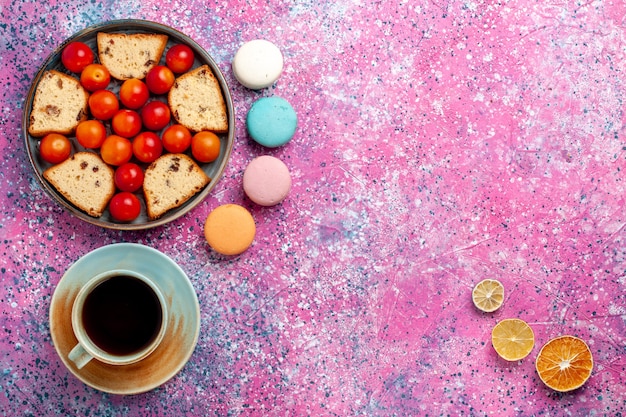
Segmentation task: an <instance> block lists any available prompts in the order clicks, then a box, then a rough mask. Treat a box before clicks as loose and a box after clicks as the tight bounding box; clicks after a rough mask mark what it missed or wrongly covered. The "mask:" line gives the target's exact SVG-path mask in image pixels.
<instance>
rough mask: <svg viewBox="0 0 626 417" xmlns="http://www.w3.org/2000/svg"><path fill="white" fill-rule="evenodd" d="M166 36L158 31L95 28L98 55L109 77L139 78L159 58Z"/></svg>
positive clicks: (143, 76) (165, 43) (157, 61)
mask: <svg viewBox="0 0 626 417" xmlns="http://www.w3.org/2000/svg"><path fill="white" fill-rule="evenodd" d="M167 39H168V38H167V35H163V34H158V33H104V32H99V33H98V35H97V43H98V57H99V58H100V63H101V64H102V65H104V66H105V67H106V68H107V69H108V70H109V73H110V74H111V76H112V77H113V78H117V79H118V80H127V79H129V78H139V79H142V78H145V76H146V74H147V73H148V71H150V70H151V69H152V67H154V66H155V65H157V64H158V63H159V61H160V60H161V56H162V55H163V51H164V50H165V46H166V45H167Z"/></svg>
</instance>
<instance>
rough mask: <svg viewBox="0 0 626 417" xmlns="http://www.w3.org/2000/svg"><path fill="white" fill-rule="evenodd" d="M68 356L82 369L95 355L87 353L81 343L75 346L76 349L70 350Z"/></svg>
mask: <svg viewBox="0 0 626 417" xmlns="http://www.w3.org/2000/svg"><path fill="white" fill-rule="evenodd" d="M67 357H68V358H69V359H70V360H71V361H72V362H74V364H75V365H76V367H77V368H78V369H82V367H83V366H85V365H87V363H89V361H90V360H92V359H93V356H91V355H90V354H89V353H87V351H86V350H85V348H83V347H82V346H81V344H80V343H79V344H77V345H76V346H74V349H72V350H71V351H70V353H69V355H67Z"/></svg>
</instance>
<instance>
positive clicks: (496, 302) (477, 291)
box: [472, 279, 504, 313]
mask: <svg viewBox="0 0 626 417" xmlns="http://www.w3.org/2000/svg"><path fill="white" fill-rule="evenodd" d="M472 301H473V302H474V305H475V306H476V308H477V309H479V310H481V311H484V312H486V313H491V312H492V311H496V310H497V309H498V308H500V306H501V305H502V303H503V302H504V286H503V285H502V283H501V282H500V281H498V280H496V279H484V280H482V281H480V282H479V283H478V284H476V286H475V287H474V289H473V290H472Z"/></svg>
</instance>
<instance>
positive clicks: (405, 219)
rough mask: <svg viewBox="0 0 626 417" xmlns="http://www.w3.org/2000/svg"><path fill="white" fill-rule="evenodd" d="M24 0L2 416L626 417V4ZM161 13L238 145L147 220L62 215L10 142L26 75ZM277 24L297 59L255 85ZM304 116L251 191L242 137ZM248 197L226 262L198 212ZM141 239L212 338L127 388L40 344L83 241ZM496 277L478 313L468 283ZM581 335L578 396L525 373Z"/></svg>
mask: <svg viewBox="0 0 626 417" xmlns="http://www.w3.org/2000/svg"><path fill="white" fill-rule="evenodd" d="M163 7H164V6H162V2H160V1H158V2H157V1H138V0H136V1H135V0H131V1H128V2H124V3H123V4H122V5H118V4H116V5H114V4H113V3H112V2H86V1H78V2H73V3H72V5H71V6H68V5H67V4H66V3H62V2H47V3H46V2H39V3H32V2H19V1H18V2H15V3H13V2H8V1H4V2H3V3H2V6H1V9H2V13H1V15H2V17H1V18H0V27H1V28H2V31H1V32H0V50H1V53H2V54H1V56H0V80H1V81H2V84H3V88H4V90H3V91H4V92H3V98H2V119H1V122H0V154H1V156H2V158H0V168H1V169H0V184H1V188H2V194H1V196H0V198H1V207H2V208H1V212H0V219H1V220H0V224H1V226H0V245H1V246H0V252H1V253H2V257H1V258H0V279H1V281H2V284H1V286H0V300H1V301H2V313H1V315H0V326H1V329H0V332H1V333H2V334H3V335H4V337H3V338H2V339H1V340H0V358H1V359H0V360H1V363H0V365H1V370H2V374H1V375H0V391H1V392H0V406H1V407H0V409H2V410H5V411H3V412H4V413H6V414H7V415H24V416H29V415H37V416H43V415H87V413H89V415H92V416H105V415H125V416H147V415H190V416H191V415H193V416H196V415H220V416H223V415H228V416H239V415H242V416H248V415H250V416H257V415H280V416H304V415H311V416H353V415H376V416H378V415H384V416H387V415H396V416H404V415H412V416H419V415H429V416H435V415H437V416H438V415H453V416H456V415H465V416H483V415H502V416H509V415H519V416H531V415H536V416H539V415H542V416H555V415H572V416H589V415H607V416H616V415H624V414H626V388H625V387H626V357H625V354H626V278H625V277H626V272H625V271H626V267H625V265H626V264H625V261H626V231H625V228H624V226H625V225H626V215H625V213H624V195H625V188H626V182H625V181H624V180H623V176H624V172H623V170H624V168H625V166H626V153H625V152H624V149H626V147H625V145H626V144H625V141H624V126H625V125H624V122H625V120H626V118H625V116H624V109H623V100H624V93H623V91H624V81H623V78H624V70H625V69H626V68H625V66H626V56H625V50H624V37H625V31H624V25H625V23H626V6H625V5H624V4H623V2H620V1H589V2H582V1H575V2H543V1H534V0H511V1H507V2H495V1H471V0H470V1H460V0H458V1H457V0H451V1H447V2H433V1H413V2H410V1H399V0H394V1H391V2H383V3H380V2H370V1H364V2H352V1H348V0H339V1H337V2H322V3H316V2H305V3H302V2H299V3H293V4H292V3H287V2H274V3H271V2H261V1H255V0H252V1H247V2H243V1H238V2H216V3H212V2H209V3H206V2H200V1H191V2H185V3H182V2H181V3H180V4H179V3H176V2H174V3H172V9H171V10H170V9H166V8H163ZM117 18H141V19H149V20H155V21H158V22H161V23H164V24H168V25H170V26H173V27H175V28H177V29H179V30H181V31H183V32H184V33H185V34H187V35H189V36H191V37H192V38H193V39H195V40H196V41H197V42H198V43H200V44H201V45H202V46H203V47H204V48H205V49H206V50H207V51H208V52H209V53H210V54H212V56H213V57H214V58H215V59H216V61H217V62H218V64H219V66H220V68H221V69H222V71H223V72H224V75H225V76H226V78H227V80H228V81H229V82H230V85H231V89H232V95H233V100H234V103H235V107H236V112H237V113H236V123H237V132H238V133H237V141H236V144H235V147H234V149H233V154H232V159H231V163H230V165H229V166H228V168H227V171H226V173H225V176H224V177H223V178H222V180H221V181H220V182H219V184H218V185H217V187H216V189H215V192H214V193H213V194H212V195H210V196H209V197H208V198H207V199H206V200H205V201H204V202H203V203H202V204H200V205H199V206H198V207H196V208H195V209H194V210H193V211H192V212H190V213H189V214H188V215H187V216H185V217H184V218H181V219H178V220H177V221H175V222H173V223H171V224H169V225H167V226H163V227H160V228H157V229H152V230H148V231H145V232H131V233H128V232H116V231H110V230H102V229H99V228H96V227H94V226H90V225H88V224H85V223H84V222H82V221H79V220H77V219H74V218H72V217H71V216H70V215H69V214H68V213H66V212H65V211H63V210H62V209H61V208H60V207H59V206H57V205H56V204H55V203H54V202H53V201H52V200H51V199H50V198H48V196H47V195H46V194H45V193H44V192H43V191H42V190H41V189H40V187H39V186H38V185H37V183H36V181H35V179H34V176H33V173H32V170H31V168H30V166H29V163H28V158H27V156H26V153H25V150H24V145H23V138H22V136H21V133H20V119H21V116H22V111H21V108H22V103H23V100H24V98H25V96H26V94H27V92H28V88H29V85H30V81H31V80H32V78H33V76H34V74H35V73H36V71H37V68H38V65H40V64H41V63H42V62H43V61H44V60H45V59H46V57H47V56H48V54H49V53H50V52H52V51H53V50H54V48H56V47H57V45H58V44H59V43H60V42H61V41H62V40H63V39H65V38H66V37H68V36H70V35H71V34H73V33H74V32H76V31H78V30H80V29H83V28H84V27H85V26H88V25H91V24H93V23H96V22H100V21H105V20H111V19H117ZM255 38H266V39H268V40H270V41H272V42H273V43H275V44H276V45H278V46H279V47H280V48H281V51H282V52H283V55H284V57H285V68H284V71H283V74H282V76H281V78H280V79H279V80H278V82H277V83H276V84H275V86H274V87H272V88H269V89H266V90H262V91H258V92H254V91H250V90H247V89H245V88H244V87H242V86H240V85H239V84H238V83H237V82H236V80H235V79H234V77H233V75H232V72H231V68H230V61H231V59H232V57H233V55H234V53H235V52H236V51H237V49H238V48H239V46H240V45H242V44H243V43H244V42H245V41H248V40H251V39H255ZM274 94H276V95H279V96H281V97H283V98H285V99H287V100H289V101H290V103H291V104H292V105H293V107H294V108H295V110H296V112H297V113H298V121H299V127H298V131H297V133H296V136H295V137H294V138H293V140H292V141H291V142H290V143H289V144H288V145H287V146H285V147H282V148H278V149H274V150H272V151H271V154H272V155H274V156H277V157H279V158H280V159H281V160H283V161H284V162H285V163H286V164H287V165H288V166H289V168H290V170H291V174H292V179H293V186H292V189H291V192H290V195H289V198H288V199H287V200H285V201H284V202H283V203H282V204H280V205H278V206H275V207H271V208H263V207H259V206H255V205H253V204H252V203H250V202H249V201H248V200H246V199H245V197H244V194H243V190H242V186H241V179H242V173H243V170H244V169H245V166H246V163H247V161H249V160H251V159H252V158H254V157H256V156H258V155H261V154H264V153H266V150H265V149H262V148H261V147H259V146H258V145H255V144H254V143H253V142H252V141H251V140H250V139H249V138H248V137H247V136H246V133H245V124H244V120H245V114H246V112H247V109H248V108H249V106H250V105H251V104H252V103H253V102H254V101H255V100H256V99H258V98H259V97H261V96H271V95H274ZM226 203H237V204H243V205H246V206H247V207H248V208H249V209H250V210H251V212H252V214H253V215H254V217H255V220H256V221H257V236H256V239H255V242H254V244H253V246H252V247H251V248H250V249H249V250H248V251H247V252H245V253H244V254H243V255H241V256H239V257H237V258H228V259H226V258H222V257H219V256H217V255H216V254H215V253H213V252H211V250H210V249H209V248H208V246H207V245H206V243H205V241H204V237H203V234H202V225H203V223H204V219H205V218H206V216H207V214H208V213H209V212H210V211H211V210H212V209H213V208H215V207H216V206H218V205H220V204H226ZM121 241H128V242H137V243H142V244H145V245H148V246H151V247H154V248H157V249H159V250H161V251H162V252H163V253H165V254H167V255H168V256H170V257H171V258H172V259H174V260H175V261H176V262H178V263H179V265H181V267H182V268H183V269H184V270H185V271H186V272H187V274H188V275H189V277H190V280H191V281H192V283H193V285H194V287H195V288H196V291H197V293H198V298H199V301H200V306H201V314H202V317H201V318H202V322H201V332H200V340H199V343H198V346H197V348H196V351H195V352H194V355H193V356H192V358H191V360H190V361H189V363H188V364H187V365H186V366H185V367H184V368H183V370H182V371H181V372H180V373H179V374H178V375H176V376H175V377H174V378H173V379H172V380H170V381H169V382H168V383H166V384H165V385H163V386H162V387H160V388H158V389H156V390H154V391H151V392H149V393H146V394H143V395H138V396H132V397H119V396H113V395H108V394H103V393H101V392H98V391H96V390H93V389H91V388H89V387H87V386H85V385H84V384H82V383H81V382H80V381H78V380H77V379H76V378H74V377H73V376H72V375H71V374H70V373H69V371H67V369H65V367H64V366H63V365H62V363H61V361H60V359H59V358H58V357H57V355H56V352H55V350H54V347H53V346H52V342H51V339H50V334H49V325H48V309H49V304H50V297H51V295H52V293H53V291H54V289H55V286H56V284H57V283H58V282H59V280H60V278H61V276H62V275H63V272H64V271H65V269H66V268H67V267H68V266H69V265H70V264H71V263H72V262H74V261H75V260H76V259H78V258H79V257H81V256H82V255H84V254H86V253H88V252H89V251H91V250H93V249H95V248H97V247H100V246H103V245H107V244H111V243H115V242H121ZM487 277H492V278H498V279H500V280H501V281H502V282H503V283H504V285H505V287H506V291H507V296H506V300H505V304H504V306H503V308H501V309H500V310H498V311H497V312H496V313H494V314H481V313H479V312H478V311H476V309H475V308H474V307H473V305H472V302H471V298H470V292H471V288H472V287H473V285H474V284H475V283H476V282H478V281H479V280H481V279H483V278H487ZM508 317H518V318H521V319H524V320H526V321H527V322H528V323H529V324H530V325H531V326H532V328H533V330H534V332H535V336H536V339H537V346H535V349H534V350H533V352H532V353H531V354H530V356H529V357H528V358H526V359H524V360H522V361H520V362H515V363H507V362H504V361H502V360H500V359H499V358H498V357H497V355H496V354H495V352H494V351H493V349H492V347H491V346H490V339H489V338H490V332H491V328H492V327H493V325H494V324H495V323H496V322H497V321H499V320H501V319H504V318H508ZM561 334H573V335H576V336H579V337H581V338H583V339H585V340H586V341H587V342H588V344H589V346H590V348H591V350H592V352H593V354H594V358H595V365H596V366H595V369H594V372H593V374H592V376H591V378H590V380H589V381H588V382H587V384H586V385H585V386H584V387H583V388H581V389H579V390H577V391H574V392H572V393H568V394H563V395H562V394H555V393H554V392H552V391H551V390H549V389H547V388H545V387H544V386H543V384H542V383H541V381H540V380H539V378H538V377H537V375H536V372H535V370H534V359H535V357H536V355H537V353H538V351H539V348H540V347H541V345H543V343H545V342H547V341H548V340H549V339H550V338H552V337H555V336H558V335H561Z"/></svg>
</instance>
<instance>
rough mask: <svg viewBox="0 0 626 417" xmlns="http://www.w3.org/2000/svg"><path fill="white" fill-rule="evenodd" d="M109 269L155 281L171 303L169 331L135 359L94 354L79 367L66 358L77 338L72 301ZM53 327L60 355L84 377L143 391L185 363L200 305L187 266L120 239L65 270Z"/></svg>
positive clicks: (97, 384)
mask: <svg viewBox="0 0 626 417" xmlns="http://www.w3.org/2000/svg"><path fill="white" fill-rule="evenodd" d="M111 269H129V270H133V271H137V272H139V273H141V274H143V275H146V276H148V277H151V278H152V279H153V280H154V281H155V283H156V284H157V285H158V286H159V288H160V289H161V291H162V292H163V295H164V296H165V300H166V302H167V303H168V308H169V312H170V318H169V322H168V323H167V332H166V333H165V336H164V338H163V342H162V343H161V344H160V345H159V347H158V348H157V349H156V350H155V351H154V352H153V353H152V354H150V356H148V357H147V358H145V359H143V360H141V361H139V362H137V363H134V364H131V365H124V366H116V365H107V364H105V363H102V362H99V361H97V360H92V361H90V362H89V363H88V364H87V365H86V366H85V367H84V368H82V369H78V368H77V367H76V366H75V365H74V363H73V362H72V361H70V360H69V359H68V358H67V355H68V353H69V352H70V350H72V348H73V347H74V346H75V345H76V343H77V339H76V337H75V336H74V332H73V330H72V320H71V312H72V304H73V302H74V298H76V295H77V294H78V291H79V290H80V288H81V287H82V286H83V285H84V284H85V283H86V282H87V281H88V280H89V279H90V278H91V277H93V276H95V275H97V274H99V273H101V272H105V271H108V270H111ZM50 332H51V334H52V342H53V343H54V347H55V348H56V350H57V353H58V354H59V356H60V358H61V360H62V361H63V363H64V364H65V366H66V367H67V368H68V369H69V370H70V371H71V372H72V373H73V374H74V375H75V376H76V377H77V378H78V379H80V380H81V381H82V382H84V383H85V384H87V385H89V386H91V387H93V388H96V389H98V390H101V391H104V392H108V393H112V394H139V393H142V392H146V391H149V390H151V389H153V388H156V387H158V386H159V385H161V384H163V383H165V382H166V381H168V380H169V379H170V378H172V377H173V376H174V375H176V374H177V373H178V372H179V371H180V370H181V369H182V367H183V366H184V365H185V364H186V363H187V361H188V360H189V358H190V357H191V354H192V353H193V351H194V349H195V347H196V343H197V342H198V335H199V332H200V305H199V304H198V297H197V295H196V292H195V290H194V288H193V286H192V285H191V282H190V281H189V278H188V277H187V275H186V274H185V272H184V271H183V270H182V269H181V268H180V267H179V266H178V265H177V264H176V263H175V262H174V261H172V260H171V259H170V258H168V257H167V256H166V255H164V254H163V253H161V252H159V251H158V250H156V249H153V248H150V247H148V246H144V245H140V244H136V243H117V244H113V245H108V246H103V247H101V248H98V249H96V250H94V251H92V252H90V253H88V254H86V255H85V256H83V257H82V258H80V259H78V260H77V261H76V262H75V263H74V264H73V265H72V266H70V268H69V269H68V270H67V271H66V272H65V274H64V275H63V277H62V278H61V281H60V282H59V284H58V285H57V288H56V290H55V291H54V295H53V296H52V301H51V304H50Z"/></svg>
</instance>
